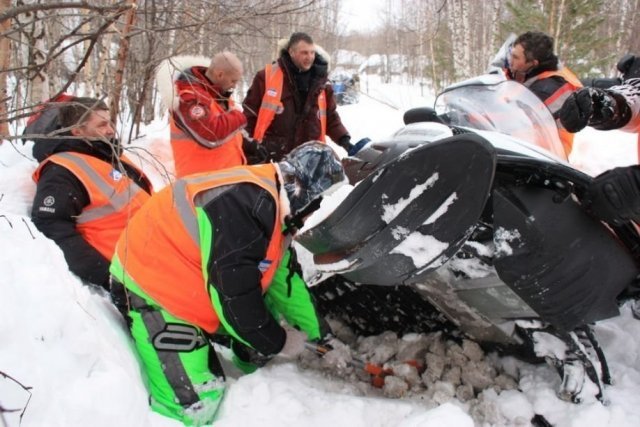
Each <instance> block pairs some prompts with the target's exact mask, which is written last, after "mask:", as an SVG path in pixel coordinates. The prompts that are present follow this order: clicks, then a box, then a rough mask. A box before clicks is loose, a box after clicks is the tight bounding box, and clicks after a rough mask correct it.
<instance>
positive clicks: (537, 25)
mask: <svg viewBox="0 0 640 427" xmlns="http://www.w3.org/2000/svg"><path fill="white" fill-rule="evenodd" d="M343 3H344V2H343V1H342V0H264V1H254V0H242V1H237V0H233V1H229V0H215V1H213V0H193V1H188V2H185V1H178V0H122V1H114V0H96V1H91V2H87V1H56V0H1V1H0V11H1V12H0V32H1V33H2V38H0V61H2V62H1V64H0V73H1V74H2V78H0V94H1V95H0V98H1V102H0V136H2V137H3V138H5V139H11V138H12V137H11V135H12V134H13V135H15V133H16V132H15V129H16V127H15V126H20V124H21V123H22V122H21V119H24V118H25V117H26V116H28V115H29V114H30V112H31V110H32V108H33V106H34V105H37V104H38V103H39V102H41V101H43V100H46V99H48V98H50V97H52V96H54V95H55V94H57V93H59V92H64V91H68V92H72V93H76V94H82V95H86V96H97V97H102V98H105V99H108V100H109V102H110V106H111V110H112V114H113V116H114V118H115V117H116V116H118V115H119V122H124V123H132V124H134V126H132V127H131V131H130V132H132V133H133V135H129V136H135V135H137V134H138V133H139V129H140V127H139V125H140V124H146V123H149V122H150V121H151V120H152V119H153V118H154V116H157V115H158V114H161V106H160V105H158V97H157V96H156V95H157V93H156V89H155V87H154V69H155V67H156V66H157V65H158V64H159V63H160V62H161V61H162V60H163V59H165V58H167V57H171V56H175V55H178V54H200V55H204V56H211V55H212V54H213V53H215V52H218V51H220V50H223V49H227V50H230V51H233V52H235V53H237V54H238V56H239V57H240V58H242V60H243V62H244V66H245V82H244V83H245V85H244V88H245V89H246V87H247V85H248V82H249V79H250V78H251V77H252V76H253V75H254V73H255V72H256V71H257V70H258V69H260V68H261V67H262V66H264V64H265V63H267V62H269V61H271V60H273V59H274V58H275V57H276V56H277V48H276V45H277V40H279V39H281V38H286V37H288V35H289V34H291V33H292V32H293V31H305V32H308V33H310V34H312V36H313V37H314V39H315V41H316V43H318V44H319V45H321V46H323V47H324V49H325V50H326V51H327V52H329V53H330V54H332V56H333V58H332V59H333V61H334V64H335V63H336V59H337V58H336V54H337V52H339V51H348V52H353V53H354V55H360V56H364V57H366V56H369V55H372V54H378V55H381V56H383V57H386V58H387V59H390V58H394V57H395V58H396V59H397V61H396V62H399V63H400V66H396V67H390V66H383V67H378V68H377V69H376V70H375V72H377V73H380V74H381V75H382V77H384V79H385V81H390V78H391V77H392V74H398V75H401V76H402V77H403V78H405V79H407V81H408V83H411V84H420V85H424V86H427V87H429V88H430V89H431V90H432V91H433V92H438V91H439V90H440V89H442V88H443V87H444V86H446V85H448V84H450V83H452V82H455V81H459V80H461V79H464V78H468V77H471V76H473V75H478V74H481V73H482V72H483V71H484V70H485V68H486V66H487V63H488V60H489V59H490V58H491V57H492V56H493V54H494V53H495V52H496V50H497V49H498V48H499V47H500V45H501V44H502V43H503V41H504V39H505V37H506V36H507V35H508V34H509V33H512V32H513V33H516V34H518V33H520V32H524V31H527V30H541V31H544V32H547V33H548V34H551V35H553V36H554V37H555V42H556V52H557V54H558V56H559V57H560V59H561V60H562V61H563V62H564V63H565V64H566V65H568V66H569V67H570V68H571V69H573V70H574V71H575V72H576V73H577V74H578V75H579V76H581V77H586V76H590V77H596V76H610V75H612V74H614V72H615V63H616V60H617V59H618V58H619V57H620V56H621V55H623V54H624V53H627V52H632V53H633V52H635V53H637V52H638V51H640V39H639V38H638V37H637V34H638V28H639V27H640V22H639V21H640V2H639V1H638V0H610V1H606V2H605V1H603V0H516V1H506V0H491V1H485V2H474V1H469V0H429V1H422V0H404V1H398V0H387V1H386V2H385V7H384V11H383V12H382V13H380V14H379V19H378V21H376V22H371V29H370V30H368V31H362V30H360V31H358V32H353V31H350V32H349V31H347V30H345V29H346V28H347V25H346V24H347V23H348V19H349V16H346V15H345V14H344V13H343ZM358 7H362V8H366V7H369V5H368V2H364V1H362V2H359V3H358ZM398 58H400V59H398ZM390 63H391V61H390V60H387V61H385V62H384V64H390ZM345 65H347V66H348V65H349V64H345ZM242 88H243V87H242V86H241V88H240V89H242ZM239 92H240V93H242V92H243V91H242V90H240V91H239ZM125 116H126V117H125ZM11 125H13V126H14V127H13V129H14V130H13V131H11V129H12V128H11ZM136 125H137V126H136ZM13 138H15V136H14V137H13ZM123 139H126V138H123Z"/></svg>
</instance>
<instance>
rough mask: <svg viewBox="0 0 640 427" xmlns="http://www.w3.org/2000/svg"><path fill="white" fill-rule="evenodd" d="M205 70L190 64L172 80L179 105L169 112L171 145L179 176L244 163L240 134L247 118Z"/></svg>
mask: <svg viewBox="0 0 640 427" xmlns="http://www.w3.org/2000/svg"><path fill="white" fill-rule="evenodd" d="M206 70H207V68H206V67H201V66H195V67H190V68H188V69H186V70H184V71H182V72H181V73H180V75H179V76H178V78H177V79H176V81H175V82H174V86H175V89H176V93H177V96H178V106H177V108H176V109H175V110H174V111H172V117H171V146H172V148H173V156H174V162H175V167H176V176H177V177H178V178H180V177H183V176H185V175H190V174H193V173H198V172H208V171H213V170H218V169H224V168H228V167H233V166H240V165H243V164H245V163H246V159H245V157H244V154H243V152H242V135H241V134H240V130H241V129H242V128H243V127H244V125H245V124H246V119H245V117H244V115H243V114H242V113H241V112H240V111H238V110H236V109H234V108H233V101H232V100H231V99H230V98H229V95H228V94H222V91H221V89H220V88H219V87H218V86H216V85H214V84H213V83H211V81H210V80H209V79H208V78H207V77H206V76H205V72H206Z"/></svg>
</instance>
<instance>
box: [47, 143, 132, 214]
mask: <svg viewBox="0 0 640 427" xmlns="http://www.w3.org/2000/svg"><path fill="white" fill-rule="evenodd" d="M57 156H58V157H61V158H64V159H66V160H68V161H70V162H72V163H74V164H75V165H76V166H78V167H79V168H80V169H81V170H82V171H83V172H84V173H86V174H87V176H88V177H89V179H91V181H92V182H93V183H94V184H95V185H96V187H97V188H98V190H99V191H100V192H102V195H103V196H104V197H105V198H106V199H108V200H109V204H107V205H104V206H99V207H96V208H93V209H85V210H83V211H82V213H81V214H80V215H79V216H78V217H77V223H78V224H86V223H87V222H90V221H94V220H97V219H101V218H104V217H107V216H109V215H111V214H113V213H114V212H118V211H120V210H122V209H124V208H126V207H127V206H128V205H129V203H130V202H131V199H132V198H133V197H135V196H136V195H137V194H138V193H139V192H140V191H143V190H142V189H141V188H140V187H138V186H129V189H128V190H126V191H122V192H120V193H117V192H116V191H114V188H113V184H112V183H110V182H108V181H105V180H104V178H103V177H102V176H101V175H100V174H98V173H97V172H96V171H95V169H94V168H92V167H91V165H89V163H87V162H86V161H85V160H84V159H82V158H80V157H78V156H76V155H73V154H70V153H66V152H65V153H58V154H57ZM114 170H115V169H114ZM118 173H121V172H118ZM123 176H124V174H123Z"/></svg>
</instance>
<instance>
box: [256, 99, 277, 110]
mask: <svg viewBox="0 0 640 427" xmlns="http://www.w3.org/2000/svg"><path fill="white" fill-rule="evenodd" d="M260 108H264V109H267V110H273V111H276V112H277V111H278V105H277V104H272V103H270V102H266V101H262V104H260Z"/></svg>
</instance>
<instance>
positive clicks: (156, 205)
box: [115, 164, 288, 333]
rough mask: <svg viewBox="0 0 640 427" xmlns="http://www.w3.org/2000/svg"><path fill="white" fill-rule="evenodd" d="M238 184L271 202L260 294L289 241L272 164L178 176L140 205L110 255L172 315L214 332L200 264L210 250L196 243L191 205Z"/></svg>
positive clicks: (215, 325)
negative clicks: (259, 191)
mask: <svg viewBox="0 0 640 427" xmlns="http://www.w3.org/2000/svg"><path fill="white" fill-rule="evenodd" d="M238 183H252V184H255V185H257V186H259V187H261V188H264V189H265V190H267V191H268V192H269V194H271V197H272V198H273V200H274V201H275V202H276V217H275V223H274V226H273V233H272V234H271V240H270V242H269V245H268V247H267V252H266V256H265V259H264V260H263V261H262V262H261V263H260V265H261V266H262V267H263V268H261V271H262V279H261V282H260V283H261V286H262V289H263V292H264V291H266V289H267V288H268V286H269V285H270V284H271V280H272V279H273V276H274V274H275V271H276V269H277V267H278V265H279V263H280V260H281V258H282V254H283V252H284V245H286V244H288V242H287V241H286V239H285V238H284V236H283V234H282V225H281V224H280V198H279V195H278V189H277V184H276V166H275V165H273V164H266V165H258V166H240V167H236V168H231V169H226V170H221V171H216V172H213V173H207V174H197V175H192V176H189V177H187V178H184V179H180V180H178V181H177V182H176V183H175V184H174V185H172V186H168V187H166V188H165V189H163V190H162V191H160V192H159V193H157V194H156V195H154V197H152V198H151V200H149V202H148V203H147V204H145V206H143V207H142V209H141V210H140V211H139V212H138V215H136V217H135V218H134V219H133V221H132V222H131V223H130V224H129V227H128V228H127V232H126V233H123V234H122V236H121V237H120V240H119V241H118V245H117V247H116V255H115V256H116V257H117V259H118V261H119V262H120V264H121V265H122V267H123V269H124V272H125V275H126V276H128V277H130V278H131V280H133V282H135V284H136V285H137V286H139V287H140V288H141V290H142V291H144V292H145V293H146V294H147V295H148V296H149V297H151V299H153V300H154V301H155V302H156V303H158V304H159V305H160V306H162V307H163V308H164V309H165V310H167V311H168V312H169V313H171V314H172V315H174V316H176V317H178V318H180V319H182V320H184V321H186V322H188V323H190V324H193V325H197V326H199V327H200V328H202V329H204V330H205V331H207V332H209V333H213V332H215V331H216V330H217V328H218V326H219V323H220V321H219V318H218V315H217V314H216V312H215V310H214V308H213V306H212V302H211V298H210V296H209V292H208V284H207V282H206V280H205V275H204V272H205V271H206V268H207V266H206V265H203V256H204V255H203V254H205V252H206V253H208V251H209V248H203V247H201V244H200V228H199V225H198V219H197V217H196V210H195V209H196V207H197V206H203V205H206V203H207V201H208V200H210V197H209V196H210V195H212V194H215V193H216V192H217V191H218V190H217V189H218V187H221V186H227V185H233V184H238ZM228 232H230V233H232V232H233V230H229V231H228ZM210 280H215V279H214V278H211V279H210ZM125 284H126V283H125ZM225 285H226V286H229V284H225Z"/></svg>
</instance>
